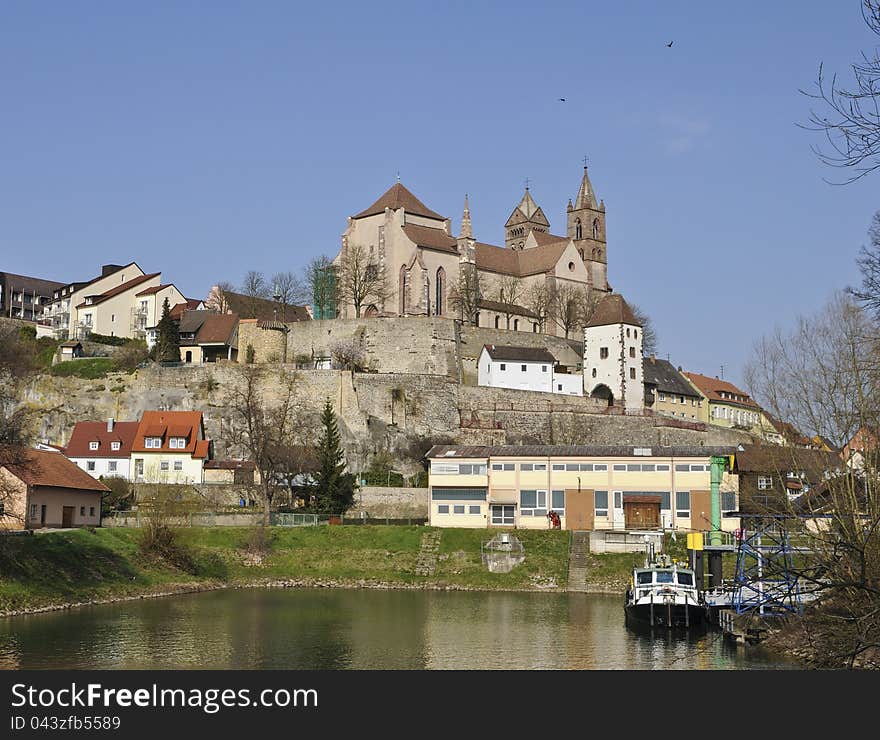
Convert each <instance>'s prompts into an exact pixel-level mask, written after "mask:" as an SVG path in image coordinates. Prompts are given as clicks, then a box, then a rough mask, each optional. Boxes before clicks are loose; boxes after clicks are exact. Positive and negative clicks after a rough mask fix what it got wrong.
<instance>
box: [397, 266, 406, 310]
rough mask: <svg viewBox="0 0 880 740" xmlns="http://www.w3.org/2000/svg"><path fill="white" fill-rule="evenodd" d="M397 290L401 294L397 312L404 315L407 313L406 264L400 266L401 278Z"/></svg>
mask: <svg viewBox="0 0 880 740" xmlns="http://www.w3.org/2000/svg"><path fill="white" fill-rule="evenodd" d="M397 292H398V295H399V296H400V299H399V302H400V306H399V307H398V310H397V312H398V313H399V314H400V315H401V316H403V315H404V314H405V313H406V265H403V266H402V267H401V268H400V279H399V280H398V286H397Z"/></svg>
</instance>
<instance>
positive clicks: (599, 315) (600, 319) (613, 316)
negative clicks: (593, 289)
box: [586, 293, 642, 326]
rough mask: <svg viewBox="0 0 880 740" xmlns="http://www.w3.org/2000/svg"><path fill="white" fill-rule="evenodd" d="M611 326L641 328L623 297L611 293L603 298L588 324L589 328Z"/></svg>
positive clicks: (639, 322)
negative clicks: (619, 325)
mask: <svg viewBox="0 0 880 740" xmlns="http://www.w3.org/2000/svg"><path fill="white" fill-rule="evenodd" d="M609 324H629V325H630V326H641V325H642V322H641V321H639V320H638V319H637V318H636V317H635V315H634V314H633V312H632V309H631V308H630V307H629V304H628V303H627V302H626V301H625V300H623V296H622V295H620V294H619V293H609V294H608V295H606V296H603V298H602V300H600V301H599V303H598V305H597V306H596V310H595V311H593V315H592V316H591V317H590V320H589V321H588V322H587V324H586V325H587V326H608V325H609Z"/></svg>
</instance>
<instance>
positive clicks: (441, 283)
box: [434, 267, 446, 316]
mask: <svg viewBox="0 0 880 740" xmlns="http://www.w3.org/2000/svg"><path fill="white" fill-rule="evenodd" d="M434 290H435V292H436V295H435V296H434V313H435V314H437V316H442V315H443V312H444V311H445V310H446V306H445V305H444V303H445V301H446V296H445V291H446V270H444V269H443V268H442V267H438V268H437V278H436V285H435V286H434Z"/></svg>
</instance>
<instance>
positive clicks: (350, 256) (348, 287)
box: [338, 244, 388, 317]
mask: <svg viewBox="0 0 880 740" xmlns="http://www.w3.org/2000/svg"><path fill="white" fill-rule="evenodd" d="M338 290H339V297H340V299H341V300H342V301H343V302H345V303H348V304H351V306H352V307H353V308H354V315H355V316H356V317H360V315H361V312H362V310H363V309H364V308H365V307H366V306H368V305H369V304H371V303H375V304H377V305H378V304H381V303H384V301H385V299H386V298H387V297H388V287H387V284H386V281H385V272H384V270H383V269H382V268H381V267H380V265H379V264H378V262H377V261H376V258H375V257H374V255H373V252H372V250H369V249H367V248H366V247H365V246H364V245H363V244H349V245H348V246H346V247H345V248H344V249H343V250H342V253H341V254H340V255H339V262H338Z"/></svg>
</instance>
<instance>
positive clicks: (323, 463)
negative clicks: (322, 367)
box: [313, 398, 357, 516]
mask: <svg viewBox="0 0 880 740" xmlns="http://www.w3.org/2000/svg"><path fill="white" fill-rule="evenodd" d="M321 426H322V427H323V431H322V432H321V438H320V440H319V441H318V470H317V472H316V473H315V474H314V475H313V479H314V485H313V494H314V496H315V507H316V508H317V509H318V511H319V512H321V513H324V514H333V515H336V516H342V515H343V514H344V513H345V512H346V511H347V510H348V509H350V508H351V506H352V504H353V503H354V489H355V487H356V486H357V483H356V481H355V477H354V474H352V473H346V472H345V459H344V458H343V454H342V447H341V446H340V443H339V442H340V440H339V428H338V426H337V425H336V414H335V413H334V411H333V404H332V403H330V399H329V398H328V399H327V401H326V402H325V403H324V410H323V411H322V412H321Z"/></svg>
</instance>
